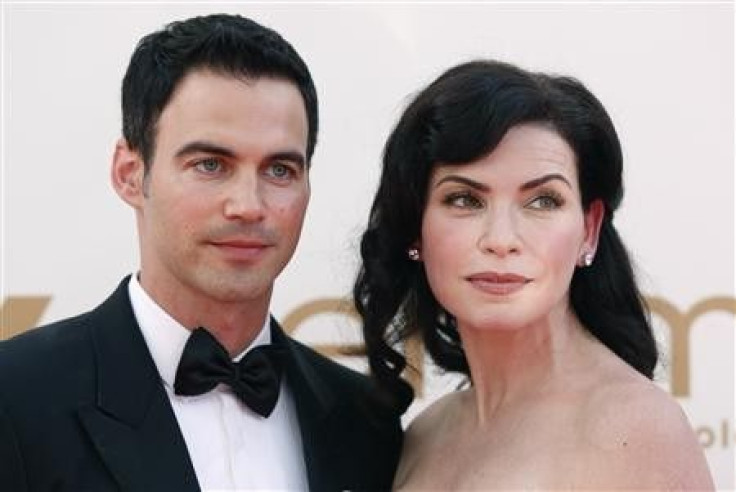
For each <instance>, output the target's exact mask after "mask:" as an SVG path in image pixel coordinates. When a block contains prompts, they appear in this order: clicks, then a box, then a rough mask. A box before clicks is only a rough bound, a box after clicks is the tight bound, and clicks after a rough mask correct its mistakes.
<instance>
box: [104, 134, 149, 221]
mask: <svg viewBox="0 0 736 492" xmlns="http://www.w3.org/2000/svg"><path fill="white" fill-rule="evenodd" d="M110 177H111V179H112V187H113V188H115V192H116V193H117V194H118V196H119V197H120V198H122V199H123V200H124V201H125V202H126V203H127V204H128V205H130V206H132V207H133V208H141V207H143V200H144V198H145V196H144V195H145V193H144V189H143V186H144V178H145V168H144V165H143V158H142V157H141V155H140V153H139V152H137V151H134V150H131V148H130V147H129V146H128V142H127V141H126V140H125V139H124V138H121V139H119V140H118V141H117V143H116V144H115V153H114V154H113V157H112V169H111V174H110Z"/></svg>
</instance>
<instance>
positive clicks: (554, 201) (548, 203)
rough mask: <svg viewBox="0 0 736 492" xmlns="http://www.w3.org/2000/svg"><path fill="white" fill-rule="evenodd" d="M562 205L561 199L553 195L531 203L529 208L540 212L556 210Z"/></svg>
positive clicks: (538, 198) (539, 197) (537, 198)
mask: <svg viewBox="0 0 736 492" xmlns="http://www.w3.org/2000/svg"><path fill="white" fill-rule="evenodd" d="M561 205H562V200H561V199H560V198H559V197H556V196H552V195H541V196H538V197H536V198H535V199H534V200H532V201H531V202H529V207H530V208H533V209H538V210H554V209H556V208H559V207H560V206H561Z"/></svg>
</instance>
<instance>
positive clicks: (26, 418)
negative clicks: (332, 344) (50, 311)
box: [0, 279, 404, 492]
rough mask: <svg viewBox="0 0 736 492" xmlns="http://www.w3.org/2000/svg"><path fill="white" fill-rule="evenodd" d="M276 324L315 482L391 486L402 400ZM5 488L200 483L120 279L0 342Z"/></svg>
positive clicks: (337, 486)
mask: <svg viewBox="0 0 736 492" xmlns="http://www.w3.org/2000/svg"><path fill="white" fill-rule="evenodd" d="M272 324H273V338H274V343H280V344H282V345H283V346H285V347H286V348H287V352H288V356H287V366H286V370H285V373H286V378H287V379H286V380H287V382H288V384H289V388H290V390H291V392H292V394H293V395H294V401H295V404H296V410H297V414H298V420H299V425H300V428H301V437H302V442H303V447H304V459H305V463H306V468H307V475H308V480H309V487H310V490H313V491H332V490H388V489H389V488H390V486H391V481H392V479H393V474H394V471H395V468H396V464H397V461H398V458H399V455H400V451H401V443H402V433H401V425H400V421H399V417H400V414H401V413H402V412H403V410H404V408H395V407H392V406H389V405H387V404H385V403H384V402H383V400H382V399H380V398H378V396H377V394H376V392H375V389H374V387H373V385H372V384H371V382H370V380H369V379H368V378H366V377H365V376H363V375H360V374H358V373H356V372H353V371H350V370H348V369H346V368H344V367H343V366H341V365H339V364H337V363H335V362H333V361H330V360H329V359H327V358H325V357H323V356H321V355H319V354H317V353H316V352H314V351H312V350H311V349H309V348H308V347H306V346H304V345H302V344H300V343H298V342H296V341H294V340H292V339H291V338H289V337H287V336H286V335H285V334H284V333H283V331H282V330H281V329H280V328H279V327H278V325H277V324H276V322H275V321H273V322H272ZM0 490H2V491H16V490H17V491H26V490H28V491H42V490H43V491H45V490H68V491H75V492H78V491H85V490H92V491H105V490H130V491H145V490H150V491H169V490H171V491H181V492H184V491H194V490H199V485H198V483H197V479H196V476H195V474H194V468H193V466H192V463H191V461H190V458H189V454H188V453H187V449H186V445H185V443H184V439H183V437H182V434H181V432H180V430H179V426H178V424H177V421H176V418H175V416H174V412H173V410H172V408H171V405H170V403H169V400H168V397H167V396H166V392H165V390H164V387H163V383H162V382H161V380H160V377H159V375H158V372H157V370H156V366H155V364H154V362H153V359H152V358H151V355H150V353H149V351H148V347H147V346H146V344H145V341H144V339H143V336H142V334H141V332H140V328H139V327H138V324H137V322H136V320H135V317H134V315H133V310H132V308H131V304H130V298H129V296H128V282H127V279H126V280H124V281H123V282H122V283H121V284H120V286H119V287H118V288H117V290H116V291H115V292H114V293H113V294H112V295H111V296H110V297H109V298H108V299H107V300H106V301H105V302H104V303H103V304H102V305H100V306H99V307H97V308H96V309H95V310H93V311H91V312H89V313H86V314H83V315H81V316H77V317H75V318H70V319H66V320H63V321H60V322H57V323H54V324H51V325H48V326H45V327H42V328H37V329H35V330H32V331H30V332H27V333H25V334H23V335H20V336H18V337H15V338H13V339H11V340H8V341H5V342H2V343H0Z"/></svg>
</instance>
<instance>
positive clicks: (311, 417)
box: [271, 318, 341, 491]
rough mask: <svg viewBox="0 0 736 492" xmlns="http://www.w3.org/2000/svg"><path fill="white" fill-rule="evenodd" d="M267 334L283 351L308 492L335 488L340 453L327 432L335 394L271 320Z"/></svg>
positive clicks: (313, 366)
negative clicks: (285, 353) (284, 350)
mask: <svg viewBox="0 0 736 492" xmlns="http://www.w3.org/2000/svg"><path fill="white" fill-rule="evenodd" d="M271 334H272V340H273V343H274V344H278V345H281V346H283V347H285V348H286V349H287V357H286V381H287V384H288V386H289V390H290V391H291V394H292V395H293V397H294V403H295V406H296V412H297V418H298V420H299V428H300V430H301V436H302V449H303V451H304V461H305V464H306V467H307V476H308V479H309V489H310V490H314V491H325V490H336V489H339V484H337V483H336V482H335V473H334V472H335V467H339V466H340V461H341V460H340V456H339V454H340V452H341V450H340V449H339V447H338V445H337V443H336V442H335V439H334V436H335V433H334V432H330V429H327V426H328V425H331V423H332V420H331V419H332V418H333V417H334V414H335V410H336V409H337V402H338V400H337V395H335V393H334V391H333V390H332V388H330V386H329V385H328V384H327V382H326V381H324V379H323V378H322V377H321V376H320V374H319V369H318V368H317V367H316V366H315V364H313V363H311V362H310V361H309V359H308V358H307V357H306V356H305V351H306V350H308V349H306V348H304V347H302V346H301V345H300V344H299V342H296V341H294V340H292V339H291V338H289V337H288V336H287V335H286V334H285V333H284V332H283V330H282V329H281V327H280V326H279V324H278V323H277V322H276V320H274V319H273V318H272V319H271ZM333 430H334V429H333Z"/></svg>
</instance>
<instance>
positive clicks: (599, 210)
mask: <svg viewBox="0 0 736 492" xmlns="http://www.w3.org/2000/svg"><path fill="white" fill-rule="evenodd" d="M605 213H606V206H605V205H604V204H603V201H602V200H600V199H597V200H593V202H591V204H590V206H589V207H588V210H586V211H585V215H584V218H583V221H584V227H585V237H584V240H583V246H582V249H583V250H582V251H581V252H580V255H581V258H590V261H591V262H592V258H594V257H595V252H596V250H597V249H598V238H599V237H600V233H601V225H602V224H603V216H604V215H605Z"/></svg>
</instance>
